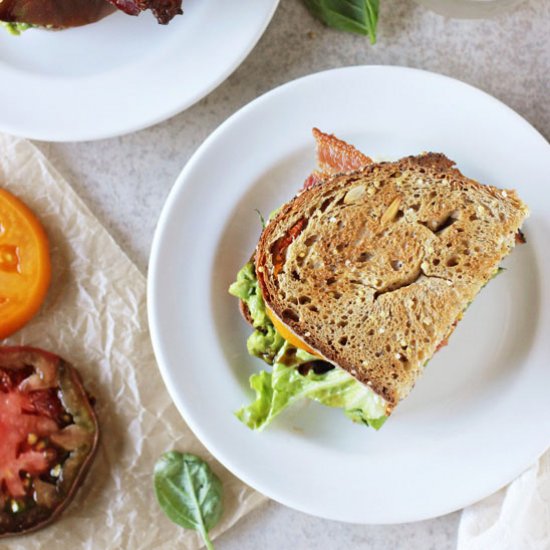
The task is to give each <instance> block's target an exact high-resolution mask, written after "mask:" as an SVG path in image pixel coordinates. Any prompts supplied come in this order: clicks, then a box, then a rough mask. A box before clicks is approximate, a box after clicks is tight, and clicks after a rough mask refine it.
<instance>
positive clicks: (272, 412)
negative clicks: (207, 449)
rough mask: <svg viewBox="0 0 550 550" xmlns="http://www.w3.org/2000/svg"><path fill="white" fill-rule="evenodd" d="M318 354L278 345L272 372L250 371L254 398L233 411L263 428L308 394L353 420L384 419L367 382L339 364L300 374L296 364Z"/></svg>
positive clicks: (373, 422) (376, 422) (375, 423)
mask: <svg viewBox="0 0 550 550" xmlns="http://www.w3.org/2000/svg"><path fill="white" fill-rule="evenodd" d="M317 359H318V358H317V357H315V356H314V355H310V354H309V353H306V352H305V351H302V350H299V349H297V348H295V347H293V346H291V345H290V344H289V343H288V342H287V343H285V345H284V346H283V347H282V348H281V351H280V352H279V355H278V356H277V358H276V360H275V363H274V364H273V372H272V373H269V372H266V371H262V372H259V373H257V374H253V375H252V376H251V377H250V386H251V388H252V389H253V390H254V391H255V392H256V399H255V401H254V402H253V403H252V404H251V405H249V406H247V407H243V408H242V409H240V410H238V411H237V412H236V413H235V414H236V416H237V418H238V419H239V420H240V421H241V422H243V423H244V424H246V425H247V426H248V427H249V428H251V429H253V430H260V431H261V430H263V429H264V428H265V427H266V426H268V425H269V424H270V423H271V422H272V421H273V420H274V419H275V418H276V417H277V416H278V415H279V414H280V413H281V412H283V411H284V410H285V409H287V408H288V407H290V406H291V405H292V404H293V403H295V402H296V401H298V400H300V399H304V398H308V399H312V400H314V401H317V402H318V403H321V404H323V405H327V406H328V407H337V408H341V409H343V410H344V413H345V414H346V416H348V418H350V419H351V420H352V421H353V422H358V423H362V424H365V425H367V426H371V427H373V428H375V429H376V430H378V429H379V428H381V427H382V425H383V424H384V422H385V420H386V416H385V415H386V402H385V401H384V399H383V398H381V397H380V396H379V395H377V394H376V393H374V392H373V391H372V390H371V389H370V388H369V387H368V386H365V385H364V384H361V383H360V382H358V381H357V380H355V378H353V377H352V376H351V375H349V374H348V373H347V372H346V371H344V370H343V369H340V368H338V367H335V368H333V369H332V370H329V371H328V372H326V373H324V374H316V373H315V372H314V371H313V369H310V370H309V372H308V373H307V374H301V373H300V372H299V370H298V369H297V367H298V366H299V365H302V364H304V363H308V362H311V361H316V360H317Z"/></svg>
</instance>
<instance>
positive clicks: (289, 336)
mask: <svg viewBox="0 0 550 550" xmlns="http://www.w3.org/2000/svg"><path fill="white" fill-rule="evenodd" d="M265 311H266V313H267V316H268V317H269V318H270V319H271V322H272V323H273V326H274V327H275V330H276V331H277V332H278V333H279V334H280V335H281V336H282V337H283V338H284V339H285V340H286V341H287V342H288V343H289V344H292V345H293V346H294V347H296V348H300V349H303V350H304V351H307V352H308V353H311V354H312V355H317V354H316V353H315V351H314V350H313V349H311V348H310V347H309V346H308V345H307V344H306V343H305V342H304V341H303V340H302V339H301V338H298V336H296V334H294V333H293V332H291V331H290V329H289V328H287V326H286V325H285V324H284V323H283V322H282V321H279V319H278V318H277V316H276V315H275V314H274V313H273V312H272V311H271V310H270V309H269V308H268V307H267V306H266V308H265Z"/></svg>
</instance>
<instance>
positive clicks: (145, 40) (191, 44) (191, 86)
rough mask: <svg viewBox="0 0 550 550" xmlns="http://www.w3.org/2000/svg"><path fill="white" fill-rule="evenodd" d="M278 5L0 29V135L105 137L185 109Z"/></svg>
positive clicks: (250, 0)
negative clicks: (166, 20)
mask: <svg viewBox="0 0 550 550" xmlns="http://www.w3.org/2000/svg"><path fill="white" fill-rule="evenodd" d="M277 4H278V0H240V2H239V4H238V6H236V4H235V3H234V2H229V1H228V0H184V2H183V9H184V12H185V13H184V14H183V15H181V16H177V17H176V18H174V19H173V20H172V22H171V23H170V24H169V25H167V26H163V25H158V24H157V22H156V20H155V19H154V17H153V16H152V15H151V14H150V13H149V12H147V13H144V14H142V15H141V16H140V17H130V16H128V15H125V14H123V13H122V12H117V13H115V14H113V15H111V16H109V17H107V18H105V19H103V20H102V21H99V22H98V23H95V24H93V25H88V26H85V27H79V28H74V29H68V30H64V31H59V32H55V31H47V30H37V29H31V30H28V31H26V32H24V33H23V34H22V35H21V36H18V37H15V36H11V35H9V34H8V33H7V32H5V31H4V30H3V29H2V28H0V82H1V83H2V85H1V86H0V131H3V132H7V133H9V134H14V135H18V136H22V137H27V138H33V139H40V140H47V141H81V140H92V139H101V138H108V137H112V136H116V135H120V134H126V133H129V132H134V131H136V130H140V129H142V128H145V127H147V126H151V125H152V124H156V123H157V122H161V121H162V120H165V119H167V118H169V117H171V116H173V115H175V114H176V113H178V112H180V111H183V110H184V109H186V108H187V107H189V106H191V105H193V104H194V103H195V102H197V101H198V100H199V99H201V98H203V97H204V96H205V95H206V94H208V93H209V92H210V91H212V90H213V89H214V88H215V87H216V86H218V85H219V84H220V83H222V82H223V81H224V80H225V79H226V78H227V77H228V76H229V75H230V74H231V73H232V72H233V71H234V70H235V69H236V68H237V67H238V66H239V64H240V63H241V62H242V61H243V59H244V58H245V57H246V56H247V55H248V53H249V52H250V50H251V49H252V48H253V47H254V45H255V44H256V42H257V41H258V40H259V38H260V36H261V35H262V33H263V31H264V30H265V28H266V26H267V24H268V23H269V21H270V19H271V17H272V15H273V13H274V12H275V8H276V7H277Z"/></svg>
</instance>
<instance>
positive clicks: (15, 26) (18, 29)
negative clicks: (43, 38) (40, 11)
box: [0, 21, 34, 36]
mask: <svg viewBox="0 0 550 550" xmlns="http://www.w3.org/2000/svg"><path fill="white" fill-rule="evenodd" d="M0 26H2V27H4V28H5V29H6V30H7V31H8V32H9V33H10V34H13V35H14V36H19V35H20V34H21V33H22V32H25V31H26V30H28V29H32V28H33V27H34V25H31V24H30V23H7V22H5V21H0Z"/></svg>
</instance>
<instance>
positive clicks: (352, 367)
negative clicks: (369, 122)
mask: <svg viewBox="0 0 550 550" xmlns="http://www.w3.org/2000/svg"><path fill="white" fill-rule="evenodd" d="M527 215H528V209H527V207H526V206H525V204H523V203H522V202H521V200H520V199H519V198H518V196H517V195H516V193H515V192H514V191H509V190H506V191H505V190H501V189H498V188H496V187H492V186H489V185H481V184H480V183H478V182H476V181H474V180H471V179H468V178H466V177H465V176H463V175H462V174H461V173H460V172H459V171H458V170H457V169H456V168H454V163H453V162H452V161H450V160H449V159H447V158H446V157H445V156H444V155H441V154H435V153H428V154H424V155H421V156H417V157H407V158H404V159H401V160H399V161H397V162H385V163H378V164H371V165H369V166H367V167H365V168H364V169H362V170H360V171H357V172H353V173H348V174H342V175H336V176H334V177H333V178H332V179H330V180H329V181H328V182H326V183H323V184H322V185H316V186H314V187H312V188H311V189H308V190H305V191H303V192H302V193H300V194H298V195H297V196H296V197H295V198H294V199H293V200H291V201H290V202H288V203H287V204H285V205H284V206H283V207H282V208H281V210H280V211H279V213H278V215H277V216H276V218H275V219H273V220H272V221H271V222H270V223H269V224H268V225H267V227H266V228H265V229H264V231H263V233H262V235H261V238H260V241H259V243H258V246H257V249H256V254H255V267H256V274H257V277H258V281H259V285H260V289H261V292H262V294H263V297H264V300H265V303H266V305H267V306H268V307H269V309H270V310H271V311H272V313H274V314H275V315H276V316H277V317H278V318H279V319H280V320H282V321H283V322H284V323H285V325H286V326H287V327H288V328H290V330H291V331H292V332H294V333H295V334H296V335H298V336H299V337H300V338H301V339H302V340H303V341H304V342H305V343H307V345H308V346H310V347H311V348H313V349H314V350H316V352H317V353H318V354H319V355H320V356H322V357H324V358H325V359H326V360H328V361H330V362H331V363H333V364H336V365H338V366H339V367H341V368H343V369H345V370H346V371H348V372H349V373H351V374H352V375H353V376H354V377H356V378H357V379H358V380H359V381H361V382H363V383H365V384H367V385H369V386H370V387H371V388H372V389H373V390H374V391H375V392H376V393H378V394H379V395H381V396H382V397H384V398H385V399H386V401H387V402H388V412H390V411H391V409H392V408H393V407H394V406H395V405H396V404H397V403H398V402H399V401H400V400H401V399H403V398H404V397H405V396H406V395H407V394H408V393H409V392H410V390H411V389H412V388H413V386H414V384H415V382H416V380H417V378H418V376H419V375H420V374H421V373H422V370H423V367H424V365H425V364H426V363H427V361H428V360H429V359H430V358H431V357H432V355H433V354H434V353H435V351H436V350H437V348H438V345H439V344H440V343H441V342H442V341H445V339H446V338H447V337H448V336H449V335H450V333H451V332H452V330H453V328H454V326H455V325H456V322H457V320H458V319H460V317H461V315H462V313H463V312H464V310H465V309H466V308H467V306H468V304H469V303H470V302H471V301H472V300H473V299H474V297H475V296H476V294H477V293H478V292H479V291H480V289H481V288H482V287H483V286H484V285H485V284H486V283H487V282H488V281H489V280H490V279H491V278H492V277H493V276H494V274H495V272H496V270H497V269H498V266H499V264H500V262H501V260H502V259H503V258H504V257H505V256H506V255H507V254H508V253H509V252H510V251H511V249H512V248H513V247H514V245H515V240H516V234H517V232H518V230H519V228H520V226H521V224H522V222H523V220H524V219H525V218H526V217H527Z"/></svg>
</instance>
